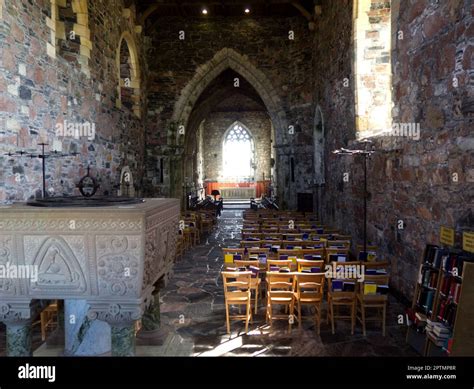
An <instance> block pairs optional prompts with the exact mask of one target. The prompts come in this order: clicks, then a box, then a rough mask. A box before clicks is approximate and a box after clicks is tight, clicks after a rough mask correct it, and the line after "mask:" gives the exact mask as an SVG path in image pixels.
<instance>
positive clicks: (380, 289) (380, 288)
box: [377, 285, 388, 295]
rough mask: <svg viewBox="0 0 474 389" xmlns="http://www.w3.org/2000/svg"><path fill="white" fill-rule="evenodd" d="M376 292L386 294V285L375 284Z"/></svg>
mask: <svg viewBox="0 0 474 389" xmlns="http://www.w3.org/2000/svg"><path fill="white" fill-rule="evenodd" d="M377 293H378V294H383V295H385V294H388V285H377Z"/></svg>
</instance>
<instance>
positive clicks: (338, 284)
mask: <svg viewBox="0 0 474 389" xmlns="http://www.w3.org/2000/svg"><path fill="white" fill-rule="evenodd" d="M342 289H343V282H342V280H333V281H332V291H333V292H342Z"/></svg>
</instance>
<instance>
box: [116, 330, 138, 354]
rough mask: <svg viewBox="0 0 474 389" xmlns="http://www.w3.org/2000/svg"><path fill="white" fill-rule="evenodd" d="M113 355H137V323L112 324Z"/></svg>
mask: <svg viewBox="0 0 474 389" xmlns="http://www.w3.org/2000/svg"><path fill="white" fill-rule="evenodd" d="M111 329H112V330H111V331H112V356H114V357H133V356H134V355H135V323H133V324H128V325H126V326H117V325H112V326H111Z"/></svg>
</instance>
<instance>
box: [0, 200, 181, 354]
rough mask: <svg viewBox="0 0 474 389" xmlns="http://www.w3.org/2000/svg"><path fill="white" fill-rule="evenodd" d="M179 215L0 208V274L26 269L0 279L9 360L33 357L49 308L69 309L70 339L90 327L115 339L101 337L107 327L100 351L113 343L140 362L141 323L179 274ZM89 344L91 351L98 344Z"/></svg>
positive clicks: (117, 208)
mask: <svg viewBox="0 0 474 389" xmlns="http://www.w3.org/2000/svg"><path fill="white" fill-rule="evenodd" d="M179 213H180V208H179V201H178V200H176V199H146V201H145V202H143V203H140V204H133V205H113V206H100V207H85V208H76V207H61V208H47V207H46V208H38V207H31V206H28V205H26V204H13V205H10V206H2V207H0V266H3V267H5V268H8V269H9V273H8V274H10V275H11V274H12V269H16V268H17V269H23V270H22V271H17V272H16V273H15V274H16V275H17V276H16V277H12V276H10V277H6V278H0V321H2V322H3V323H5V325H6V326H7V353H8V355H10V356H29V355H31V352H32V350H31V330H30V327H31V321H32V320H33V319H34V317H35V315H36V314H37V312H38V309H41V304H42V302H44V301H48V300H64V301H65V307H66V309H65V311H66V314H65V316H66V317H65V320H64V322H65V333H66V336H68V334H69V336H72V337H74V336H75V335H73V334H77V333H78V326H77V324H78V321H79V322H80V321H81V320H84V319H87V320H89V321H90V323H94V322H97V323H100V322H102V324H105V323H108V325H109V326H105V327H107V328H109V329H108V334H109V338H108V339H105V340H104V339H103V336H102V337H101V335H100V334H103V333H104V331H105V327H104V325H102V329H101V328H99V327H100V325H99V326H98V327H97V331H96V334H95V336H96V337H98V340H97V342H98V344H99V343H100V342H105V343H104V344H105V346H104V347H106V346H107V343H108V344H109V345H110V347H111V353H112V355H134V350H135V332H134V331H135V323H136V321H138V320H140V319H141V318H142V316H143V315H144V313H145V311H146V310H147V309H148V308H150V306H151V305H152V304H153V303H156V302H154V301H153V294H154V290H155V284H156V283H157V282H158V281H159V280H160V279H163V278H164V277H167V276H168V275H169V274H170V272H171V270H172V265H173V261H174V257H175V249H176V239H177V231H178V219H179ZM25 269H29V271H28V272H26V271H25ZM21 275H26V276H21ZM81 312H82V314H83V315H82V316H83V317H81ZM71 315H72V316H71ZM72 318H74V320H71V319H72ZM89 327H90V325H89ZM105 333H106V332H105ZM82 336H83V334H82ZM81 340H83V339H81ZM89 342H90V347H92V345H93V343H94V341H93V339H92V340H89ZM67 343H68V339H66V345H67ZM69 343H71V339H69ZM87 347H88V346H84V345H83V348H84V349H83V352H82V355H87V351H88V349H87ZM91 354H92V355H93V354H94V353H91Z"/></svg>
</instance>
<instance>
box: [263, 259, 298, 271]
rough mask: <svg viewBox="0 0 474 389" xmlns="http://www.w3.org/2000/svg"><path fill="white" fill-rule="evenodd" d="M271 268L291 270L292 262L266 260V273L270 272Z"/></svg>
mask: <svg viewBox="0 0 474 389" xmlns="http://www.w3.org/2000/svg"><path fill="white" fill-rule="evenodd" d="M272 266H277V267H279V268H282V267H287V268H289V269H291V268H292V267H293V261H292V260H291V259H267V272H269V271H271V270H270V269H271V267H272Z"/></svg>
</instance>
